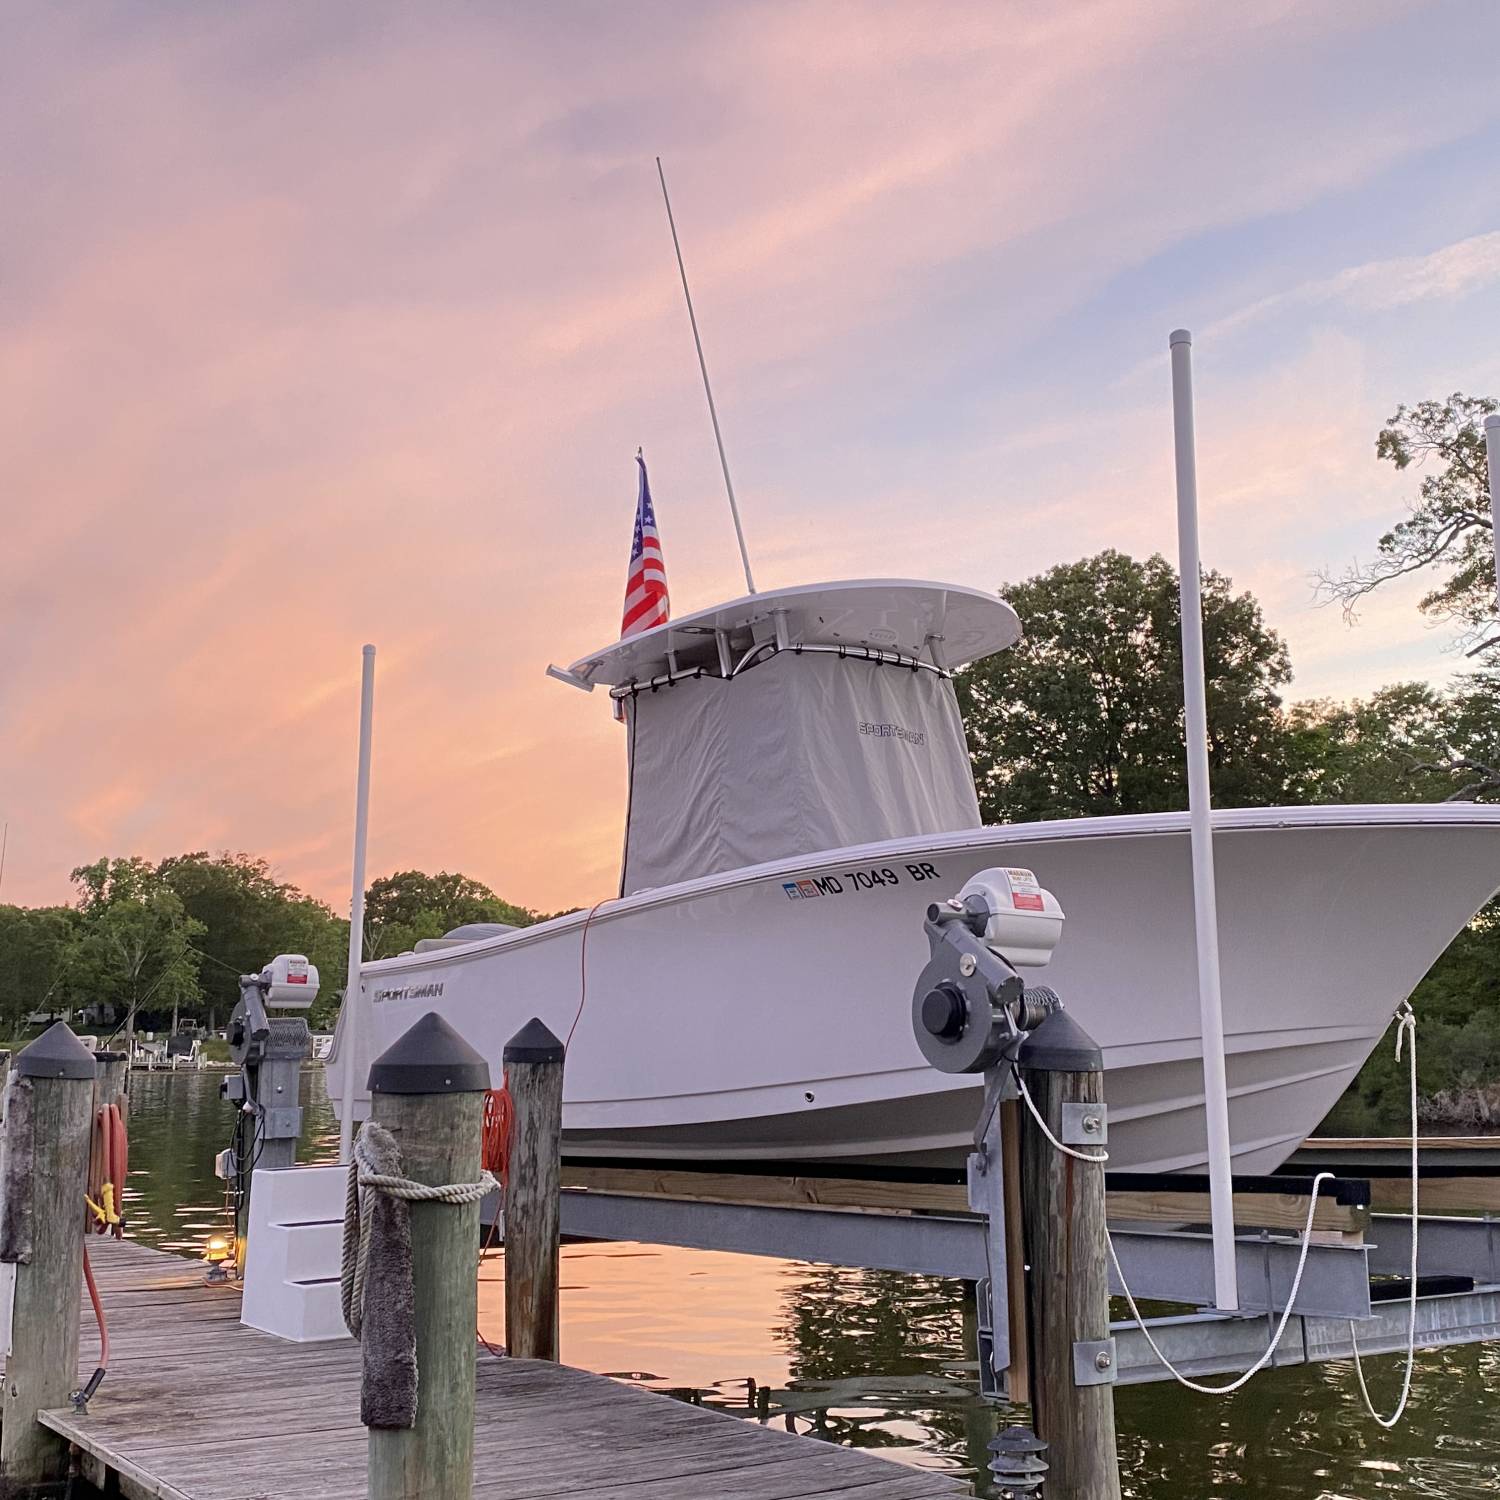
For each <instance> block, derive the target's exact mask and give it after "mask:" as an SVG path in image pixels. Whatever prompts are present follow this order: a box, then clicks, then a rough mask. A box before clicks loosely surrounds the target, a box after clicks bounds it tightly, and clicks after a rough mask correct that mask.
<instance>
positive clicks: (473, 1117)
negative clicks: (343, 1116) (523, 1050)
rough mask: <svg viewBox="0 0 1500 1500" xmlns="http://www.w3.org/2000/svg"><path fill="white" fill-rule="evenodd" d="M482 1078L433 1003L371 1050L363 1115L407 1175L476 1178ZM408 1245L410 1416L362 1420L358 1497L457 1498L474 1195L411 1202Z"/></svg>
mask: <svg viewBox="0 0 1500 1500" xmlns="http://www.w3.org/2000/svg"><path fill="white" fill-rule="evenodd" d="M489 1083H490V1070H489V1064H488V1063H486V1062H485V1060H484V1059H483V1058H482V1057H481V1056H480V1055H479V1054H478V1053H477V1052H476V1051H475V1050H474V1049H473V1048H472V1047H470V1046H469V1044H468V1043H467V1042H465V1041H464V1039H463V1038H462V1037H461V1036H460V1035H459V1034H458V1033H457V1032H456V1031H455V1030H454V1029H453V1028H452V1027H451V1026H450V1025H449V1024H448V1023H447V1022H446V1021H444V1020H443V1019H442V1017H440V1016H439V1015H437V1014H436V1013H435V1012H429V1013H428V1014H427V1015H425V1016H423V1017H422V1019H421V1020H420V1021H418V1022H417V1023H416V1024H415V1025H414V1026H412V1027H411V1029H410V1030H408V1031H407V1032H406V1033H405V1034H404V1035H402V1036H401V1037H400V1038H399V1039H398V1040H397V1041H396V1042H395V1043H394V1044H393V1045H392V1046H391V1047H389V1048H388V1049H387V1050H386V1051H385V1052H384V1053H382V1054H381V1056H380V1057H379V1058H377V1059H376V1061H375V1063H374V1064H373V1066H372V1067H371V1069H370V1100H371V1118H372V1119H373V1120H375V1121H377V1122H378V1123H379V1124H381V1125H383V1126H385V1128H386V1129H387V1130H389V1131H390V1132H391V1134H392V1135H393V1136H395V1138H396V1141H397V1143H398V1145H399V1146H400V1147H401V1161H402V1171H403V1172H404V1173H405V1175H406V1176H407V1177H408V1178H410V1179H412V1180H413V1181H415V1182H420V1183H424V1184H426V1185H427V1186H429V1187H436V1186H439V1185H442V1184H447V1183H470V1182H476V1181H477V1180H478V1178H479V1155H480V1138H481V1134H482V1131H483V1121H484V1096H485V1092H486V1091H487V1090H488V1088H489ZM351 1170H353V1168H351ZM411 1243H412V1284H413V1290H414V1292H415V1298H416V1303H415V1306H416V1334H417V1420H416V1425H415V1426H413V1427H410V1428H379V1427H372V1428H370V1429H369V1456H368V1467H369V1497H370V1500H418V1497H419V1496H428V1495H434V1496H435V1495H453V1496H461V1495H468V1494H469V1493H470V1492H471V1491H472V1489H473V1484H474V1361H475V1349H476V1340H475V1332H474V1331H475V1329H476V1327H477V1326H478V1318H479V1283H478V1278H477V1276H476V1260H477V1256H478V1251H479V1203H478V1201H477V1200H476V1201H475V1202H473V1203H465V1204H454V1203H443V1202H425V1203H424V1202H414V1203H412V1204H411Z"/></svg>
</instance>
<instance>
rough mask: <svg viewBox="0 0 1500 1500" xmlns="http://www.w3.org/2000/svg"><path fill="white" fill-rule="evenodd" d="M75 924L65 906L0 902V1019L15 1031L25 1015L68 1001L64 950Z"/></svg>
mask: <svg viewBox="0 0 1500 1500" xmlns="http://www.w3.org/2000/svg"><path fill="white" fill-rule="evenodd" d="M77 926H78V913H77V912H75V911H74V910H73V909H72V907H70V906H40V907H34V908H31V909H28V908H26V907H23V906H0V1024H3V1025H4V1027H5V1028H6V1031H5V1034H6V1035H7V1036H12V1037H14V1036H18V1035H19V1034H20V1033H21V1030H22V1028H23V1027H24V1025H25V1023H26V1017H27V1016H28V1015H30V1014H31V1012H32V1011H34V1010H47V1009H48V1008H49V1007H52V1006H57V1007H58V1008H64V1007H65V1006H66V1003H67V998H68V994H67V985H66V983H65V976H66V970H65V965H64V964H63V953H64V951H65V949H66V948H67V945H68V943H69V942H70V941H71V939H72V937H73V935H74V932H75V931H76V929H77Z"/></svg>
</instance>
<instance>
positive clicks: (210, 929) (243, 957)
mask: <svg viewBox="0 0 1500 1500" xmlns="http://www.w3.org/2000/svg"><path fill="white" fill-rule="evenodd" d="M155 876H156V878H157V879H158V880H160V881H161V882H163V883H164V884H166V885H167V886H168V887H170V888H171V889H172V890H173V891H175V892H176V893H177V896H178V898H179V899H180V900H181V902H182V905H183V909H184V910H185V911H186V913H187V915H188V916H189V917H191V918H193V919H194V920H195V921H197V922H199V923H201V924H202V928H203V932H202V934H201V936H200V937H199V938H198V939H197V940H196V942H195V945H194V946H195V947H196V948H197V949H198V950H199V951H200V952H201V953H202V955H203V957H204V959H205V960H206V963H205V966H204V969H203V972H202V977H201V981H200V982H201V985H202V988H203V992H204V997H205V1000H206V1002H207V1004H208V1006H209V1010H210V1012H211V1014H213V1016H214V1017H215V1018H216V1019H217V1017H219V1016H227V1015H228V1014H229V1011H230V1010H231V1009H232V1008H233V1006H234V1005H235V1003H236V1001H238V999H239V976H240V975H241V974H254V973H258V972H259V971H260V970H261V969H262V968H263V967H264V966H265V965H266V964H267V963H268V962H269V961H270V960H271V959H272V958H274V957H275V955H276V954H278V953H302V954H305V955H306V956H307V957H308V958H309V959H311V960H312V962H313V963H314V964H316V965H317V967H318V973H319V979H320V982H321V988H320V991H319V994H320V999H323V1000H325V1001H326V1000H327V999H329V998H332V997H333V996H334V995H335V992H336V991H337V990H339V989H341V988H342V986H343V982H344V967H345V963H346V960H347V954H348V946H349V939H348V931H349V926H348V923H347V922H345V921H342V920H341V919H340V918H338V917H336V916H334V914H333V912H332V911H331V910H329V908H328V907H326V906H325V905H323V903H322V902H321V901H314V900H313V899H312V898H311V897H310V896H304V895H303V894H302V892H301V891H299V890H298V889H297V888H296V887H295V886H293V885H288V884H286V883H285V882H282V881H278V880H277V879H276V878H275V877H274V876H273V875H272V874H271V869H270V866H269V865H268V864H267V863H266V861H265V860H263V859H257V858H255V857H253V856H251V855H248V854H230V853H228V852H221V853H219V854H216V855H210V854H208V853H207V852H206V851H204V850H198V851H197V852H195V853H192V854H179V855H174V856H173V857H171V858H170V859H164V860H163V861H162V862H161V864H159V865H158V866H157V867H156V870H155ZM324 1008H325V1006H323V1005H320V1006H319V1009H320V1010H322V1009H324Z"/></svg>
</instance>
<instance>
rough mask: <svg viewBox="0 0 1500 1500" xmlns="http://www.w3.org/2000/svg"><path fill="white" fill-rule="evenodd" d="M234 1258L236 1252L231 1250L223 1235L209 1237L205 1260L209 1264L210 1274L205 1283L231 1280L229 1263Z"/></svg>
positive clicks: (204, 1249)
mask: <svg viewBox="0 0 1500 1500" xmlns="http://www.w3.org/2000/svg"><path fill="white" fill-rule="evenodd" d="M233 1258H234V1252H233V1251H232V1250H231V1249H230V1248H229V1241H228V1240H227V1239H226V1238H225V1237H224V1236H223V1235H222V1234H213V1235H210V1236H209V1239H208V1243H207V1244H206V1245H205V1246H204V1247H203V1259H204V1260H205V1261H206V1262H207V1264H208V1274H207V1275H206V1276H205V1277H204V1278H203V1279H204V1281H206V1282H208V1283H209V1284H212V1283H214V1282H217V1281H228V1280H229V1262H230V1261H231V1260H232V1259H233Z"/></svg>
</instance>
